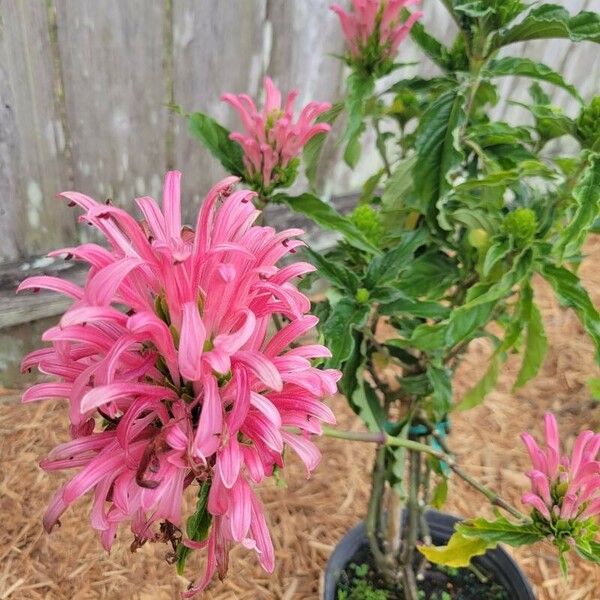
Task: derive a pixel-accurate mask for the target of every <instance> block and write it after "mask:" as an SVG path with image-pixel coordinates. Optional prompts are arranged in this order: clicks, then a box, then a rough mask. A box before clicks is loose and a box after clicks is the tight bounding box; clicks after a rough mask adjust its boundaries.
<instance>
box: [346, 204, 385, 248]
mask: <svg viewBox="0 0 600 600" xmlns="http://www.w3.org/2000/svg"><path fill="white" fill-rule="evenodd" d="M350 221H352V223H354V225H356V227H357V229H358V230H359V231H361V232H362V233H363V235H364V236H365V237H366V238H367V239H368V240H369V241H370V242H371V243H372V244H373V245H374V246H378V245H379V243H380V241H381V237H382V236H383V224H382V222H381V218H380V216H379V213H378V212H377V211H376V210H374V209H373V207H372V206H369V205H368V204H359V205H358V206H357V207H356V208H355V209H354V212H353V213H352V214H351V215H350Z"/></svg>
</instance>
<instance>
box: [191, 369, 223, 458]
mask: <svg viewBox="0 0 600 600" xmlns="http://www.w3.org/2000/svg"><path fill="white" fill-rule="evenodd" d="M201 400H202V409H201V412H200V420H199V421H198V427H197V428H196V434H195V436H194V443H193V449H194V450H195V451H196V452H197V453H198V456H200V457H206V456H209V455H211V454H213V453H214V452H215V451H216V449H217V447H218V445H219V443H220V440H219V436H220V435H221V431H222V429H223V405H222V402H221V396H220V395H219V388H218V386H217V381H216V380H215V378H214V377H213V376H212V375H209V376H207V377H206V378H205V379H204V390H203V393H202V395H201Z"/></svg>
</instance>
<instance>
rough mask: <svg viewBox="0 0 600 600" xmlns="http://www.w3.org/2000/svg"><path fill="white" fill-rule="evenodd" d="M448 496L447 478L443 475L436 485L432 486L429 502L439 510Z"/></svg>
mask: <svg viewBox="0 0 600 600" xmlns="http://www.w3.org/2000/svg"><path fill="white" fill-rule="evenodd" d="M447 498H448V480H447V479H446V478H445V477H442V478H441V479H440V480H439V481H438V483H437V484H436V486H435V487H434V488H433V493H432V495H431V501H430V504H431V506H433V508H435V509H437V510H440V509H441V508H442V507H443V506H444V504H446V499H447Z"/></svg>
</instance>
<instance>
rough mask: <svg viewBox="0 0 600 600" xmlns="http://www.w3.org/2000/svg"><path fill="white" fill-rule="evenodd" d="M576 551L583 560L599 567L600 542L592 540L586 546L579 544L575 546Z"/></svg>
mask: <svg viewBox="0 0 600 600" xmlns="http://www.w3.org/2000/svg"><path fill="white" fill-rule="evenodd" d="M575 550H576V551H577V554H579V556H581V557H582V558H585V559H586V560H589V561H591V562H593V563H596V564H597V565H598V564H600V542H596V541H595V540H590V542H589V543H588V544H586V545H585V546H584V545H583V544H579V543H578V544H577V545H576V546H575Z"/></svg>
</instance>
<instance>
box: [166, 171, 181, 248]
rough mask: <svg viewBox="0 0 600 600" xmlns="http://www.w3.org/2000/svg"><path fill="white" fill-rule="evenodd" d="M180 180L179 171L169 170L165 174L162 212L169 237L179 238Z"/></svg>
mask: <svg viewBox="0 0 600 600" xmlns="http://www.w3.org/2000/svg"><path fill="white" fill-rule="evenodd" d="M180 181H181V173H180V172H179V171H169V172H168V173H167V174H166V175H165V185H164V189H163V212H164V216H165V229H166V233H167V235H168V236H169V237H170V238H171V239H174V238H179V237H180V234H181V204H180Z"/></svg>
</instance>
